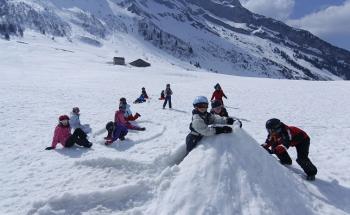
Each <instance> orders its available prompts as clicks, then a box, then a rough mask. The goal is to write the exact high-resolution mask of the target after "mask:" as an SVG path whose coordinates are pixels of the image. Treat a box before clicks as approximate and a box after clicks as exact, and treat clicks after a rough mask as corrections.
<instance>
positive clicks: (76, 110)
mask: <svg viewBox="0 0 350 215" xmlns="http://www.w3.org/2000/svg"><path fill="white" fill-rule="evenodd" d="M72 112H73V113H79V112H80V109H79V108H78V107H74V108H73V110H72Z"/></svg>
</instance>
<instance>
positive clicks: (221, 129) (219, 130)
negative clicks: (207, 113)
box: [215, 126, 232, 134]
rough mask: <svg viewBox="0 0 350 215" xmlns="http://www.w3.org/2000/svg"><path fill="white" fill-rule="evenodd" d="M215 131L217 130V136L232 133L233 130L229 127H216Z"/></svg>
mask: <svg viewBox="0 0 350 215" xmlns="http://www.w3.org/2000/svg"><path fill="white" fill-rule="evenodd" d="M215 130H216V134H222V133H232V128H231V127H229V126H224V127H215Z"/></svg>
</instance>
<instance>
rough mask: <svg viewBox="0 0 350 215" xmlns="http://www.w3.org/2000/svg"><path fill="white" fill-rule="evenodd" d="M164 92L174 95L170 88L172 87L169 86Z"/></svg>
mask: <svg viewBox="0 0 350 215" xmlns="http://www.w3.org/2000/svg"><path fill="white" fill-rule="evenodd" d="M164 93H165V96H171V95H173V91H172V90H171V89H170V87H169V88H166V89H165V90H164Z"/></svg>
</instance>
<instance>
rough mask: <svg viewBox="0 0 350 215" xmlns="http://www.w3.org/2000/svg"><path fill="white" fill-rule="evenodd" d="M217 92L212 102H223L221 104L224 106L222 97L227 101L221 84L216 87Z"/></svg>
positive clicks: (214, 93) (212, 97)
mask: <svg viewBox="0 0 350 215" xmlns="http://www.w3.org/2000/svg"><path fill="white" fill-rule="evenodd" d="M214 89H215V91H214V92H213V95H212V96H211V99H210V100H219V101H221V104H222V105H224V101H223V100H222V97H224V98H225V99H227V97H226V95H225V93H224V91H223V90H222V89H221V86H220V84H219V83H217V84H216V85H215V86H214Z"/></svg>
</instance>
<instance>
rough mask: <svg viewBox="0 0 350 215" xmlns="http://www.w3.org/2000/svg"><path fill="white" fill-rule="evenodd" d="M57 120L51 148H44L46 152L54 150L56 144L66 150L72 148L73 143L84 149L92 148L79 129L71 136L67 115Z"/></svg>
mask: <svg viewBox="0 0 350 215" xmlns="http://www.w3.org/2000/svg"><path fill="white" fill-rule="evenodd" d="M58 120H59V123H58V125H57V126H56V128H55V132H54V136H53V139H52V143H51V146H49V147H46V148H45V149H46V150H51V149H55V148H56V146H57V144H58V143H60V144H62V146H63V147H67V148H69V147H72V146H73V145H74V144H75V143H76V144H78V145H80V146H84V147H86V148H90V147H91V146H92V143H90V142H89V141H88V140H87V139H86V134H85V133H84V131H83V130H81V129H80V128H77V129H75V130H74V133H73V134H71V128H70V125H69V117H68V116H67V115H62V116H60V117H59V118H58Z"/></svg>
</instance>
